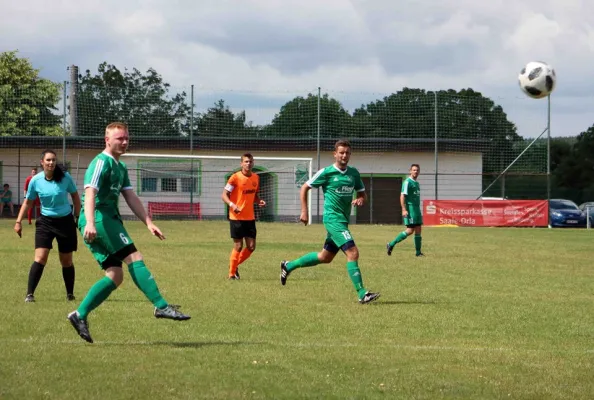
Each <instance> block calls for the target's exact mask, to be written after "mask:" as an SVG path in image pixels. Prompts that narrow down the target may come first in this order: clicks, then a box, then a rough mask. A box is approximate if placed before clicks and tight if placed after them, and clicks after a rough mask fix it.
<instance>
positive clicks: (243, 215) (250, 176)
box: [221, 153, 266, 280]
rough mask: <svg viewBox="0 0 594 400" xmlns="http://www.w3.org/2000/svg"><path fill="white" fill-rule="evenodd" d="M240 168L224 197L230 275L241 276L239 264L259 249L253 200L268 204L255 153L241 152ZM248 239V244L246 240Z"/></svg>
mask: <svg viewBox="0 0 594 400" xmlns="http://www.w3.org/2000/svg"><path fill="white" fill-rule="evenodd" d="M240 165H241V170H239V171H237V172H236V173H234V174H233V175H231V177H230V178H229V180H228V181H227V185H225V189H224V190H223V194H222V196H221V198H222V199H223V202H225V204H227V205H228V206H229V224H230V231H231V238H232V239H233V250H231V256H230V257H229V279H233V280H237V279H239V271H238V267H239V265H240V264H241V263H243V262H244V261H245V260H247V259H248V258H249V257H250V256H251V255H252V253H253V252H254V250H256V233H257V232H256V217H255V215H254V204H258V206H260V207H265V206H266V202H265V201H264V200H262V199H260V198H259V197H258V190H259V189H260V177H259V176H258V175H257V174H255V173H254V172H253V171H252V169H253V168H254V157H253V156H252V155H251V154H249V153H246V154H244V155H242V156H241V163H240ZM244 240H245V248H244V247H243V241H244Z"/></svg>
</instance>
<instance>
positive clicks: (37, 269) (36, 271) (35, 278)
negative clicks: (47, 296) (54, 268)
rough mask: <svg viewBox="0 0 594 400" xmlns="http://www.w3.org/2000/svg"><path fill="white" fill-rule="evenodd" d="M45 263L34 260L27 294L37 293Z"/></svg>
mask: <svg viewBox="0 0 594 400" xmlns="http://www.w3.org/2000/svg"><path fill="white" fill-rule="evenodd" d="M44 267H45V265H43V264H40V263H38V262H37V261H33V264H31V269H30V270H29V282H28V283H27V294H33V293H35V289H37V285H38V284H39V281H40V280H41V275H43V268H44Z"/></svg>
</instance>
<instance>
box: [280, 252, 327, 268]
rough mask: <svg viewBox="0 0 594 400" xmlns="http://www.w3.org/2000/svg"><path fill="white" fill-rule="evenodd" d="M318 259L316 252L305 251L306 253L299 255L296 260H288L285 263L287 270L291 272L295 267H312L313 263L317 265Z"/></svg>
mask: <svg viewBox="0 0 594 400" xmlns="http://www.w3.org/2000/svg"><path fill="white" fill-rule="evenodd" d="M319 263H320V260H318V253H307V254H306V255H304V256H302V257H299V258H298V259H296V260H293V261H289V262H288V263H287V265H286V267H287V271H289V272H291V271H293V270H294V269H297V268H303V267H313V266H314V265H318V264H319Z"/></svg>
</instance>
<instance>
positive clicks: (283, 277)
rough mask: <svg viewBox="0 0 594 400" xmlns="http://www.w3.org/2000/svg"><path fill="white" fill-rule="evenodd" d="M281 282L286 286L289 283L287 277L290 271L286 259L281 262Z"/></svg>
mask: <svg viewBox="0 0 594 400" xmlns="http://www.w3.org/2000/svg"><path fill="white" fill-rule="evenodd" d="M280 269H281V272H280V282H281V285H283V286H285V285H286V284H287V278H288V277H289V274H290V272H289V271H287V262H286V261H285V260H283V261H281V263H280Z"/></svg>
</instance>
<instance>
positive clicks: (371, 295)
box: [359, 292, 380, 304]
mask: <svg viewBox="0 0 594 400" xmlns="http://www.w3.org/2000/svg"><path fill="white" fill-rule="evenodd" d="M379 297H380V294H379V293H373V292H367V293H365V296H363V297H361V298H360V299H359V303H361V304H367V303H371V302H372V301H374V300H377V299H378V298H379Z"/></svg>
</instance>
